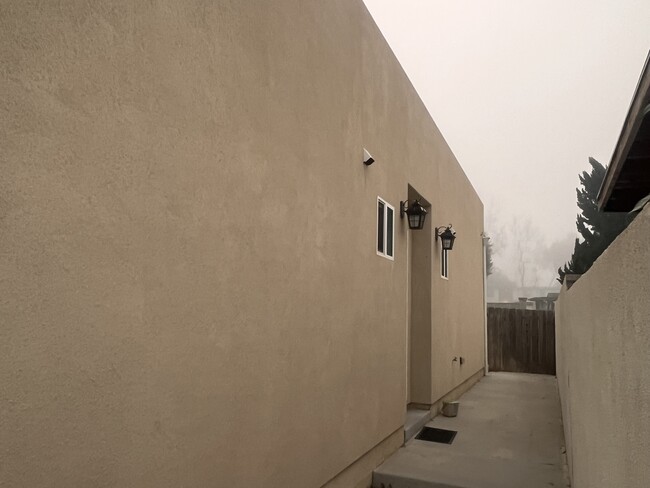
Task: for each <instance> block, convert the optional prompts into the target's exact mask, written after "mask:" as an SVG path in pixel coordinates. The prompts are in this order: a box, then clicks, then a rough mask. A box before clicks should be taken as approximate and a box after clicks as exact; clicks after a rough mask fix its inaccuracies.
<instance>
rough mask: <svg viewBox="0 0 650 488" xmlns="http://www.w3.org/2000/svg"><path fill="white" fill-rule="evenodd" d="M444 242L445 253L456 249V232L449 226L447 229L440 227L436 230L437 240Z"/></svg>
mask: <svg viewBox="0 0 650 488" xmlns="http://www.w3.org/2000/svg"><path fill="white" fill-rule="evenodd" d="M438 237H440V240H441V241H442V249H443V250H445V251H451V250H452V249H453V248H454V241H455V240H456V231H455V230H454V228H453V227H452V226H451V224H449V225H448V226H447V227H444V226H443V227H438V228H437V229H436V240H438Z"/></svg>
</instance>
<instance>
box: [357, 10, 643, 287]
mask: <svg viewBox="0 0 650 488" xmlns="http://www.w3.org/2000/svg"><path fill="white" fill-rule="evenodd" d="M364 1H365V3H366V5H367V7H368V9H369V10H370V12H371V14H372V15H373V17H374V19H375V21H376V22H377V24H378V25H379V27H380V29H381V30H382V32H383V34H384V36H385V37H386V39H387V41H388V42H389V44H390V46H391V48H392V49H393V51H394V52H395V54H396V56H397V58H398V59H399V61H400V63H401V64H402V66H403V68H404V70H405V71H406V73H407V74H408V76H409V78H410V79H411V81H412V83H413V84H414V86H415V88H416V89H417V91H418V93H419V94H420V96H421V98H422V100H423V101H424V103H425V105H426V106H427V108H428V109H429V112H430V113H431V115H432V117H433V119H434V120H435V122H436V124H437V125H438V127H439V128H440V130H441V131H442V133H443V135H444V136H445V139H446V140H447V142H448V143H449V145H450V146H451V149H452V150H453V152H454V154H455V155H456V157H457V158H458V160H459V161H460V163H461V165H462V166H463V169H464V170H465V172H466V173H467V175H468V176H469V178H470V180H471V181H472V184H473V185H474V188H476V190H477V192H478V193H479V196H480V197H481V199H482V200H483V203H484V205H485V214H486V231H488V233H489V234H490V235H492V241H493V242H494V245H495V247H496V248H497V249H498V250H499V251H500V255H498V256H497V258H496V259H495V261H496V264H497V267H499V268H501V270H502V271H504V272H505V273H506V274H508V275H509V276H511V277H513V278H514V277H515V275H516V274H517V273H516V270H515V269H514V268H513V266H514V265H513V264H512V262H513V259H511V258H512V253H513V248H512V240H513V239H512V236H507V235H506V234H507V233H508V229H509V228H511V227H512V225H513V222H514V221H521V220H522V219H523V220H530V221H531V226H532V227H533V228H534V229H535V238H534V239H533V240H534V241H535V242H537V243H539V244H541V245H540V246H539V247H538V249H537V251H539V249H540V248H542V249H546V248H549V247H553V245H554V244H555V248H557V247H559V249H560V251H559V253H560V254H562V251H561V249H562V248H563V247H564V245H559V246H558V243H559V242H565V243H568V244H566V245H567V246H568V247H569V249H567V251H566V257H564V258H559V257H555V258H550V257H548V256H547V258H546V259H549V260H550V261H549V262H548V265H547V266H546V267H547V268H548V271H547V274H546V275H544V274H543V273H541V274H542V275H543V276H538V277H537V278H536V279H537V281H539V282H540V283H541V282H545V283H541V284H547V283H546V282H548V281H549V276H550V277H551V279H552V272H553V270H554V269H555V268H557V266H559V264H562V263H554V262H552V261H557V260H560V261H562V260H564V259H568V257H569V256H570V254H571V252H572V250H573V246H572V239H573V238H574V237H575V235H576V230H575V218H576V214H577V212H578V209H577V207H576V193H575V188H576V186H577V185H578V183H579V182H578V173H579V172H581V171H583V170H586V169H588V167H589V165H588V161H587V158H588V157H589V156H593V157H595V158H596V159H597V160H599V161H600V162H601V163H602V164H603V165H607V164H609V161H610V158H611V155H612V151H613V149H614V146H615V144H616V141H617V139H618V136H619V133H620V130H621V127H622V124H623V120H624V118H625V115H626V113H627V110H628V108H629V104H630V101H631V98H632V95H633V92H634V89H635V87H636V83H637V80H638V77H639V75H640V73H641V70H642V68H643V63H644V61H645V58H646V56H647V53H648V49H649V48H650V0H642V1H641V0H639V1H636V0H621V1H616V0H609V1H602V0H601V1H598V0H595V1H594V0H588V1H587V0H581V1H567V0H564V1H559V0H551V1H544V2H540V1H536V2H532V1H527V0H523V1H522V0H507V1H506V0H492V1H489V2H488V1H481V0H474V1H467V0H446V1H441V0H400V1H395V0H364ZM501 237H503V238H501ZM508 242H509V243H508ZM547 254H548V253H547ZM537 274H540V273H537ZM531 279H532V278H531Z"/></svg>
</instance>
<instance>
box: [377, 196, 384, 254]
mask: <svg viewBox="0 0 650 488" xmlns="http://www.w3.org/2000/svg"><path fill="white" fill-rule="evenodd" d="M384 212H385V205H384V202H382V201H381V200H378V201H377V251H378V252H380V253H383V252H384Z"/></svg>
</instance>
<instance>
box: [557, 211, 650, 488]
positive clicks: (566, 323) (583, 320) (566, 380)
mask: <svg viewBox="0 0 650 488" xmlns="http://www.w3.org/2000/svg"><path fill="white" fill-rule="evenodd" d="M649 238H650V207H647V208H646V209H645V210H644V211H643V213H641V214H640V215H638V216H637V217H636V219H635V220H634V221H633V222H632V223H631V224H630V226H629V227H628V228H627V229H626V230H625V231H624V232H623V233H622V234H621V235H620V236H618V238H617V239H616V240H615V241H614V242H613V243H612V244H611V245H610V246H609V248H608V249H607V250H606V251H605V252H604V253H603V254H602V255H601V256H600V257H599V258H598V260H597V261H596V262H595V263H594V265H593V266H592V267H591V269H590V270H589V271H588V272H587V273H586V274H584V275H583V276H582V277H580V279H579V280H578V281H577V282H576V283H575V284H574V285H573V286H572V287H571V288H570V289H569V290H567V289H566V288H564V289H563V290H562V292H561V294H560V298H559V300H558V302H557V303H556V308H555V316H556V330H557V343H556V348H557V377H558V384H559V388H560V398H561V401H562V413H563V422H564V431H565V439H566V442H567V454H568V459H569V468H570V471H571V473H572V485H571V486H573V487H575V488H600V487H602V488H606V487H610V486H625V487H626V488H642V487H644V488H645V487H647V486H648V480H650V355H649V354H648V351H650V328H649V327H648V326H649V324H650V247H649V246H648V239H649Z"/></svg>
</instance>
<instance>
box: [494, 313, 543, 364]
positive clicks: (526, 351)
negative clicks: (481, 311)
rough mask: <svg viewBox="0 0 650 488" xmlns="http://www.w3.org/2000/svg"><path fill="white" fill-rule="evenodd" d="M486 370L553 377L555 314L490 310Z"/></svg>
mask: <svg viewBox="0 0 650 488" xmlns="http://www.w3.org/2000/svg"><path fill="white" fill-rule="evenodd" d="M487 318H488V367H489V369H490V371H513V372H518V373H540V374H552V375H554V374H555V312H553V311H546V310H521V309H507V308H490V307H488V311H487Z"/></svg>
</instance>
